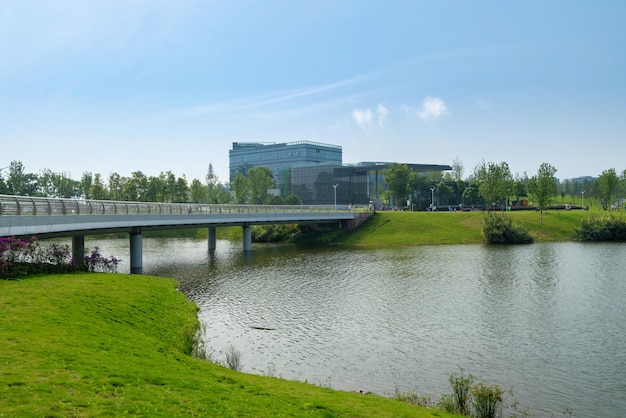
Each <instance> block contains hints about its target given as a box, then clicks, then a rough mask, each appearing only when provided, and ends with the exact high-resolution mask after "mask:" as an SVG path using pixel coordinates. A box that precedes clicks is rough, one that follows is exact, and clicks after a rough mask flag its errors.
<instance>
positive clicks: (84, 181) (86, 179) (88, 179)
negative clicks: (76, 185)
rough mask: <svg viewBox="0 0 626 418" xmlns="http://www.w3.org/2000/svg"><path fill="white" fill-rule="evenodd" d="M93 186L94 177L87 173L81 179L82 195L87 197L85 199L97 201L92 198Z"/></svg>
mask: <svg viewBox="0 0 626 418" xmlns="http://www.w3.org/2000/svg"><path fill="white" fill-rule="evenodd" d="M92 184H93V175H92V174H91V173H90V172H88V171H85V172H84V173H83V175H82V177H81V178H80V189H79V190H80V193H81V194H82V195H83V196H85V199H95V198H92V197H91V185H92Z"/></svg>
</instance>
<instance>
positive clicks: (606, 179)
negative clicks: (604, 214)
mask: <svg viewBox="0 0 626 418" xmlns="http://www.w3.org/2000/svg"><path fill="white" fill-rule="evenodd" d="M596 185H597V187H598V192H599V194H600V202H601V203H602V209H604V210H607V209H608V208H609V206H611V204H612V199H613V196H615V192H616V191H617V187H618V186H619V177H618V176H617V173H616V172H615V169H614V168H610V169H608V170H604V171H603V172H602V174H600V176H599V177H598V180H597V181H596Z"/></svg>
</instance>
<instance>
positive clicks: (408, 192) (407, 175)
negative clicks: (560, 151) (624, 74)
mask: <svg viewBox="0 0 626 418" xmlns="http://www.w3.org/2000/svg"><path fill="white" fill-rule="evenodd" d="M463 172H464V169H463V164H462V163H461V162H460V161H459V160H458V159H457V160H455V161H454V162H453V164H452V171H451V172H446V173H445V174H443V175H442V174H441V173H429V174H420V173H417V172H415V171H413V170H411V169H410V168H409V167H408V166H407V165H406V164H392V165H390V167H389V168H388V169H387V170H386V171H385V172H384V178H385V182H386V183H387V186H388V187H389V192H390V194H391V195H392V196H393V198H394V199H395V203H396V205H398V206H400V205H402V206H403V205H404V202H405V201H410V202H414V203H417V205H418V207H421V208H424V207H427V206H428V204H429V203H430V202H431V200H434V201H435V202H433V203H437V204H439V205H444V206H447V205H455V206H456V205H459V204H461V205H465V206H468V205H469V206H474V205H479V206H484V207H486V208H487V209H488V210H490V209H493V208H494V207H501V208H503V209H504V208H505V207H506V206H507V205H510V204H512V203H514V202H516V203H518V202H520V201H522V200H527V199H532V201H533V204H534V205H535V206H537V207H538V208H539V209H540V210H541V214H542V216H543V211H544V210H545V209H547V208H548V207H550V206H551V205H552V204H553V202H554V198H555V197H556V196H558V195H559V194H560V195H561V198H562V199H564V198H565V196H566V195H567V196H577V194H578V193H581V201H582V196H583V195H584V193H587V196H588V197H589V198H592V197H593V198H596V199H598V200H600V202H601V204H602V207H603V208H604V209H609V208H610V207H611V206H613V207H619V203H620V202H621V200H620V199H617V201H616V198H618V197H619V196H622V195H624V194H626V170H624V171H623V172H622V173H621V174H618V173H617V172H616V170H615V169H614V168H611V169H608V170H605V171H603V172H602V174H600V175H599V176H598V178H597V179H595V180H584V181H581V182H580V183H575V184H573V183H572V182H571V181H570V180H567V181H565V182H564V183H559V182H558V180H557V179H556V177H555V175H556V172H557V169H556V168H555V167H553V166H552V165H551V164H549V163H543V164H541V166H540V167H539V169H538V170H537V174H536V175H534V176H532V177H530V178H529V177H528V175H526V174H525V173H524V175H523V176H519V175H516V176H515V177H514V176H513V174H512V173H511V170H510V168H509V165H508V164H507V163H506V162H502V163H499V164H497V163H492V162H489V163H487V162H484V161H483V162H481V163H480V164H478V165H477V166H476V167H475V168H474V171H473V173H472V174H471V175H470V176H469V177H468V178H466V179H463V178H462V177H463ZM424 202H427V204H424ZM581 203H582V202H581Z"/></svg>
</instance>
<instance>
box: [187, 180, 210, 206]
mask: <svg viewBox="0 0 626 418" xmlns="http://www.w3.org/2000/svg"><path fill="white" fill-rule="evenodd" d="M189 194H190V196H191V201H192V202H193V203H207V202H208V200H207V188H206V186H205V185H204V184H202V182H200V180H198V179H193V180H192V181H191V186H190V187H189Z"/></svg>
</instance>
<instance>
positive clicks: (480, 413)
mask: <svg viewBox="0 0 626 418" xmlns="http://www.w3.org/2000/svg"><path fill="white" fill-rule="evenodd" d="M503 394H504V392H503V391H502V390H501V389H500V388H499V387H498V386H487V385H485V384H483V383H479V384H477V385H475V386H474V387H472V400H473V406H474V416H476V417H477V418H495V417H498V416H501V415H502V405H503V401H504V399H503V397H502V395H503Z"/></svg>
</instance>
